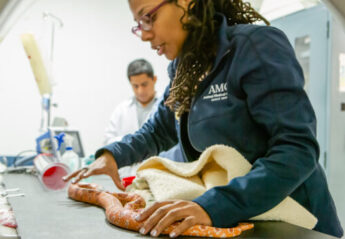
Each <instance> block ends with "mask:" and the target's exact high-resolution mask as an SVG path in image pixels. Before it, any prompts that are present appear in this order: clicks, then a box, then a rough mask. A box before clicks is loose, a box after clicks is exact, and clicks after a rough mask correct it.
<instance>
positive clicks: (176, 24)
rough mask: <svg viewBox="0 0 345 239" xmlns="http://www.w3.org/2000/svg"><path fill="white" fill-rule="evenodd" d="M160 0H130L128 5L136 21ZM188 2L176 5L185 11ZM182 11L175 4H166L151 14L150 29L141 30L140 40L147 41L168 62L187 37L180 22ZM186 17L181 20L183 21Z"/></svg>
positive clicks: (182, 0)
mask: <svg viewBox="0 0 345 239" xmlns="http://www.w3.org/2000/svg"><path fill="white" fill-rule="evenodd" d="M161 2H162V0H130V1H129V5H130V8H131V11H132V14H133V16H134V19H135V20H136V21H138V20H139V18H140V17H141V16H143V15H145V14H147V13H148V12H149V11H151V10H152V9H154V8H155V7H156V6H158V5H159V4H160V3H161ZM189 2H190V0H178V4H179V5H180V6H181V7H183V8H184V9H187V6H188V3H189ZM183 14H184V11H183V9H181V8H180V7H178V6H176V4H175V3H167V4H164V5H163V6H162V7H160V8H159V9H158V10H157V11H156V12H155V13H153V14H152V22H153V23H152V29H151V30H149V31H145V30H142V34H141V40H142V41H149V42H150V43H151V48H152V49H154V50H156V51H157V53H158V54H159V55H162V54H164V55H165V56H166V58H168V59H169V60H173V59H175V58H176V57H177V56H178V55H179V53H180V51H181V49H182V46H183V43H184V41H185V40H186V37H187V31H185V30H183V29H182V23H181V21H180V19H181V17H182V16H183ZM185 18H186V17H184V18H183V20H185Z"/></svg>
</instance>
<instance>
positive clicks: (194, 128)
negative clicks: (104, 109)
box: [66, 0, 343, 237]
mask: <svg viewBox="0 0 345 239" xmlns="http://www.w3.org/2000/svg"><path fill="white" fill-rule="evenodd" d="M129 5H130V9H131V11H132V13H133V16H134V18H135V20H136V21H137V22H138V26H136V27H134V28H133V29H132V31H133V33H135V34H136V35H138V36H140V37H141V39H142V40H143V41H148V42H150V43H151V47H152V49H154V50H156V51H157V53H158V54H159V55H165V56H166V57H167V58H168V59H170V60H173V61H172V63H171V64H170V65H169V69H168V71H169V75H170V77H171V84H170V86H169V87H168V88H167V89H166V92H165V95H164V97H165V98H164V102H162V103H161V104H160V106H159V109H158V111H157V112H156V114H155V115H154V117H153V118H152V119H150V120H149V121H148V122H147V123H146V124H145V125H144V126H143V127H142V128H141V129H140V130H139V131H137V132H136V133H135V134H133V135H128V136H126V137H124V138H123V140H122V141H121V142H115V143H113V144H110V145H108V146H106V147H105V148H103V149H100V150H98V151H97V153H96V157H97V158H98V159H97V160H96V161H95V162H94V163H93V164H92V165H91V166H90V167H89V168H88V169H81V170H79V171H76V172H74V173H73V174H71V175H70V176H68V177H67V178H66V180H69V179H71V178H73V177H75V180H74V182H78V181H79V180H80V179H82V178H86V177H89V176H91V175H95V174H108V175H109V176H110V177H111V178H112V179H113V181H114V183H115V184H116V185H117V186H118V187H119V188H120V189H123V186H122V185H121V183H120V179H119V176H118V172H117V169H118V167H123V166H125V165H129V164H132V163H133V162H138V161H142V160H143V159H145V158H148V157H150V156H153V155H157V154H158V153H159V152H161V151H164V150H167V149H169V148H170V147H172V146H173V145H175V144H176V143H179V144H180V146H181V148H182V150H183V154H184V157H185V160H187V161H192V160H196V159H197V158H198V156H199V155H200V153H201V152H202V151H203V150H204V149H206V148H207V147H209V146H211V145H214V144H224V145H229V146H231V147H234V148H236V149H237V150H238V151H239V152H240V153H241V154H242V155H244V157H245V158H246V159H247V160H248V161H249V162H250V163H251V164H252V165H253V168H252V170H251V171H250V172H249V173H248V174H247V175H246V176H244V177H239V178H235V179H233V180H232V181H230V182H229V184H228V185H226V186H221V187H215V188H213V189H211V190H209V191H207V192H206V193H205V194H203V195H202V196H200V197H198V198H196V199H194V200H193V201H192V202H189V201H164V202H158V203H156V204H154V205H153V206H151V207H149V208H147V209H146V210H145V211H144V212H143V213H142V214H141V216H140V217H139V218H137V220H138V221H142V220H145V219H147V220H146V222H145V223H144V226H143V227H142V228H141V230H140V232H141V233H143V234H147V233H151V235H152V236H158V235H159V234H160V233H161V232H162V230H163V229H164V228H166V227H167V226H168V225H170V224H172V223H173V222H175V221H177V220H182V223H181V224H180V226H179V227H178V228H176V230H175V231H173V232H172V233H171V235H170V236H171V237H176V236H178V235H180V234H181V233H182V232H183V231H184V230H186V229H187V228H189V227H190V226H193V225H196V224H204V225H213V226H216V227H229V226H231V225H233V224H235V223H237V222H239V221H243V220H246V219H249V218H251V217H253V216H256V215H258V214H261V213H263V212H265V211H267V210H269V209H271V208H273V207H274V206H275V205H277V204H278V203H279V202H281V201H282V200H283V199H284V198H285V197H287V196H291V197H292V198H294V199H295V200H296V201H298V202H299V203H300V204H301V205H302V206H304V207H305V208H306V209H308V210H309V211H310V212H311V213H313V214H314V216H316V217H317V218H318V224H317V225H316V227H315V230H317V231H320V232H324V233H327V234H331V235H334V236H337V237H341V236H342V235H343V230H342V228H341V225H340V223H339V220H338V217H337V215H336V210H335V206H334V203H333V200H332V198H331V195H330V194H329V191H328V188H327V183H326V178H325V175H324V173H323V171H322V169H321V167H320V165H319V164H318V157H319V147H318V143H317V141H316V132H315V131H316V130H315V128H316V119H315V114H314V111H313V109H312V106H311V104H310V102H309V99H308V97H307V95H306V93H305V91H304V90H303V85H304V79H303V74H302V70H301V67H300V66H299V64H298V62H297V60H296V58H295V55H294V51H293V49H292V47H291V46H290V44H289V42H288V39H287V38H286V36H285V35H284V34H283V33H282V32H281V31H279V30H278V29H276V28H273V27H268V26H255V25H252V24H250V23H253V22H255V21H258V20H259V21H260V20H261V21H264V22H266V23H267V21H266V20H265V19H264V18H263V17H261V16H260V15H259V14H258V13H257V12H256V11H255V10H253V9H252V8H251V7H250V5H249V4H247V3H243V2H242V1H241V0H163V1H162V0H129ZM114 159H115V160H114Z"/></svg>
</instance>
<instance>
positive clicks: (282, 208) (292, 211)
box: [137, 145, 317, 229]
mask: <svg viewBox="0 0 345 239" xmlns="http://www.w3.org/2000/svg"><path fill="white" fill-rule="evenodd" d="M251 167H252V166H251V164H250V163H249V162H248V161H247V160H246V159H245V158H244V157H243V156H242V155H241V154H240V153H239V152H238V151H237V150H235V149H234V148H231V147H228V146H225V145H214V146H211V147H209V148H207V149H206V150H205V151H204V152H203V153H202V154H201V155H200V158H199V159H198V160H197V161H194V162H188V163H181V162H174V161H171V160H169V159H164V158H160V157H151V158H149V159H148V160H146V161H145V162H143V163H142V164H141V165H140V166H139V168H138V170H137V177H138V178H139V179H140V180H145V181H146V182H147V184H148V185H149V188H150V191H151V192H152V195H153V197H154V199H155V200H157V201H162V200H169V199H181V200H192V199H194V198H196V197H198V196H200V195H202V194H203V193H204V192H206V191H207V190H208V189H210V188H212V187H215V186H222V185H226V184H228V182H230V181H231V180H232V179H233V178H236V177H240V176H244V175H246V174H247V173H248V172H249V171H250V169H251ZM251 220H264V221H284V222H288V223H291V224H294V225H297V226H301V227H304V228H307V229H313V228H314V227H315V225H316V223H317V218H316V217H314V215H312V214H311V213H310V212H309V211H308V210H306V209H305V208H304V207H302V206H301V205H300V204H299V203H297V202H296V201H295V200H293V199H292V198H290V197H287V198H285V199H284V200H283V201H282V202H281V203H280V204H278V205H277V206H275V207H274V208H272V209H271V210H269V211H267V212H265V213H263V214H261V215H258V216H255V217H253V218H251Z"/></svg>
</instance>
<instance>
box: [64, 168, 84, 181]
mask: <svg viewBox="0 0 345 239" xmlns="http://www.w3.org/2000/svg"><path fill="white" fill-rule="evenodd" d="M81 170H82V169H79V170H76V171H74V172H73V173H71V174H69V175H67V176H64V177H62V180H64V181H65V182H67V181H69V180H71V179H72V178H74V177H75V176H77V175H78V174H79V173H80V171H81Z"/></svg>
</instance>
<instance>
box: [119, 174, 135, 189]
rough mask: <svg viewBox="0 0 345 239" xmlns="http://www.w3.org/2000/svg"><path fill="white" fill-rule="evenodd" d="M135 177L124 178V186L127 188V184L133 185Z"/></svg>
mask: <svg viewBox="0 0 345 239" xmlns="http://www.w3.org/2000/svg"><path fill="white" fill-rule="evenodd" d="M134 179H135V176H130V177H125V178H122V184H123V186H125V188H126V187H127V186H129V185H131V184H132V182H133V180H134Z"/></svg>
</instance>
